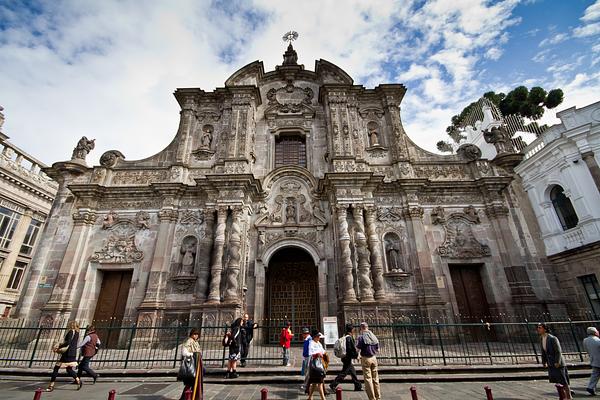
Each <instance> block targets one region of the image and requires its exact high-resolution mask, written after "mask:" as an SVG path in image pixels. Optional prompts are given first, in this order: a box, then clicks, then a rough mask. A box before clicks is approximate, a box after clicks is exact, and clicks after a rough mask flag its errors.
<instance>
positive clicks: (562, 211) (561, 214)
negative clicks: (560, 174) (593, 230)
mask: <svg viewBox="0 0 600 400" xmlns="http://www.w3.org/2000/svg"><path fill="white" fill-rule="evenodd" d="M550 201H552V206H553V207H554V211H555V212H556V215H557V216H558V220H559V221H560V224H561V226H562V228H563V230H565V231H566V230H567V229H571V228H574V227H576V226H577V224H578V223H579V218H578V217H577V213H576V212H575V209H574V208H573V204H572V203H571V199H569V198H568V197H567V195H565V191H564V189H563V188H562V187H561V186H560V185H555V186H554V187H553V188H552V190H550Z"/></svg>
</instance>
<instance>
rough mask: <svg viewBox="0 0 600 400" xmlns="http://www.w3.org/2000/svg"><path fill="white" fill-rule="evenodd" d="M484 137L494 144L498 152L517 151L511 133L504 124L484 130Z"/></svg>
mask: <svg viewBox="0 0 600 400" xmlns="http://www.w3.org/2000/svg"><path fill="white" fill-rule="evenodd" d="M483 139H484V140H485V141H486V142H487V143H491V144H493V145H494V147H495V148H496V152H497V153H498V154H503V153H514V152H515V149H514V147H513V145H512V141H511V135H510V134H509V133H508V131H507V130H506V128H505V127H504V126H494V127H492V128H491V129H489V130H486V131H484V132H483Z"/></svg>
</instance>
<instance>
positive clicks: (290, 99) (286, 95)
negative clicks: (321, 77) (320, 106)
mask: <svg viewBox="0 0 600 400" xmlns="http://www.w3.org/2000/svg"><path fill="white" fill-rule="evenodd" d="M313 97H314V93H313V90H312V89H311V88H309V87H306V88H300V87H297V86H294V84H293V83H292V81H288V83H287V85H286V86H284V87H281V88H279V89H275V88H272V89H270V90H269V91H268V92H267V100H268V101H269V103H268V105H269V107H270V108H269V109H268V110H267V111H266V112H265V113H268V112H269V111H277V112H279V113H283V114H288V113H300V112H303V111H304V110H307V109H310V110H311V111H312V109H311V108H310V106H311V104H312V99H313Z"/></svg>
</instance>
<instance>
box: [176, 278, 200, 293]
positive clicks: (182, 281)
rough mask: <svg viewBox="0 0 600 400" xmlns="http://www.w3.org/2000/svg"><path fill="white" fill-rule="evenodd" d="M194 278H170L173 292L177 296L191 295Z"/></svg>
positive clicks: (194, 282)
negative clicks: (177, 294)
mask: <svg viewBox="0 0 600 400" xmlns="http://www.w3.org/2000/svg"><path fill="white" fill-rule="evenodd" d="M196 280H197V279H196V277H195V276H174V277H173V278H171V284H172V286H173V290H174V291H175V292H176V293H179V294H186V293H192V291H193V289H194V285H195V284H196Z"/></svg>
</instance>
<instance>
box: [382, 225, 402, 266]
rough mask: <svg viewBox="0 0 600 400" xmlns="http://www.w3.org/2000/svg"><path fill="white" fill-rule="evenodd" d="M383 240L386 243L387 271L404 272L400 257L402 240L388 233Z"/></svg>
mask: <svg viewBox="0 0 600 400" xmlns="http://www.w3.org/2000/svg"><path fill="white" fill-rule="evenodd" d="M383 240H384V243H385V260H386V263H387V270H388V271H389V272H404V269H403V268H402V260H401V255H400V249H401V247H400V238H399V237H398V235H396V234H395V233H393V232H388V233H386V235H385V237H384V239H383Z"/></svg>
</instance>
